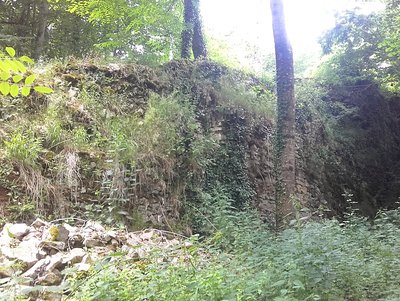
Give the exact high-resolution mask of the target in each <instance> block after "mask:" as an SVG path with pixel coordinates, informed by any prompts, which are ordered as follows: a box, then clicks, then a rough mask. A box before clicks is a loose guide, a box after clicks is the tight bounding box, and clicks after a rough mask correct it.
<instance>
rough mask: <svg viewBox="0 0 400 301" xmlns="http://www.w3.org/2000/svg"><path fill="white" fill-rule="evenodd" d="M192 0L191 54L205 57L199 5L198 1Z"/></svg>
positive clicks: (195, 56)
mask: <svg viewBox="0 0 400 301" xmlns="http://www.w3.org/2000/svg"><path fill="white" fill-rule="evenodd" d="M192 1H194V3H193V9H194V28H193V44H192V50H193V55H194V58H195V59H197V58H200V57H203V58H206V57H207V49H206V43H205V41H204V35H203V28H202V21H201V17H200V7H199V4H200V3H199V1H198V0H192Z"/></svg>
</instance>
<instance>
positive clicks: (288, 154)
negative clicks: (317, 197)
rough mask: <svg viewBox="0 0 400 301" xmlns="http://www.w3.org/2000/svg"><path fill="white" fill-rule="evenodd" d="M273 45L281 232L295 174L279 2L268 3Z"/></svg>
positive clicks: (287, 53)
mask: <svg viewBox="0 0 400 301" xmlns="http://www.w3.org/2000/svg"><path fill="white" fill-rule="evenodd" d="M270 4H271V12H272V28H273V33H274V42H275V60H276V83H277V97H278V121H277V132H276V146H275V147H276V158H275V159H276V161H275V169H276V225H277V228H282V227H284V226H285V224H286V223H287V222H288V221H289V220H290V219H291V218H293V213H294V206H293V204H292V203H293V200H292V199H293V197H294V193H295V187H296V174H295V157H296V154H295V153H296V141H295V97H294V69H293V52H292V47H291V45H290V42H289V40H288V37H287V33H286V27H285V16H284V9H283V3H282V0H271V3H270Z"/></svg>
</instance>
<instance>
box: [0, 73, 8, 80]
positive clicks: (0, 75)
mask: <svg viewBox="0 0 400 301" xmlns="http://www.w3.org/2000/svg"><path fill="white" fill-rule="evenodd" d="M0 78H1V80H8V79H9V78H10V72H8V71H3V72H1V73H0Z"/></svg>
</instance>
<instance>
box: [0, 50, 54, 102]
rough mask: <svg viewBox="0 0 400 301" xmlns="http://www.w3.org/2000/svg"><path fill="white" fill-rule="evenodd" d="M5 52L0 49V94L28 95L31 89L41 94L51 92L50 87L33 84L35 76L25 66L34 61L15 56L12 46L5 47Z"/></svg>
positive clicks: (25, 57)
mask: <svg viewBox="0 0 400 301" xmlns="http://www.w3.org/2000/svg"><path fill="white" fill-rule="evenodd" d="M5 52H6V53H4V52H2V51H0V93H1V94H3V95H4V96H7V95H11V96H12V97H17V96H18V95H19V94H20V93H21V95H22V96H28V95H29V94H30V93H31V90H32V89H33V90H35V91H36V92H38V93H41V94H48V93H51V92H53V90H52V89H51V88H48V87H44V86H36V85H34V82H35V81H36V78H37V76H36V75H35V74H34V73H32V72H31V71H30V70H28V67H27V65H32V64H33V63H34V62H33V60H32V59H30V58H29V57H27V56H21V57H19V58H16V57H15V55H16V52H15V50H14V48H12V47H6V48H5Z"/></svg>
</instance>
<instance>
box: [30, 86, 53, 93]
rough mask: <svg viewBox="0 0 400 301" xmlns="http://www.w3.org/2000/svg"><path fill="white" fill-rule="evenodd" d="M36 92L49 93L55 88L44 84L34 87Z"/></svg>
mask: <svg viewBox="0 0 400 301" xmlns="http://www.w3.org/2000/svg"><path fill="white" fill-rule="evenodd" d="M33 89H34V90H35V91H36V92H39V93H42V94H49V93H52V92H54V90H53V89H51V88H48V87H43V86H36V87H34V88H33Z"/></svg>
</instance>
